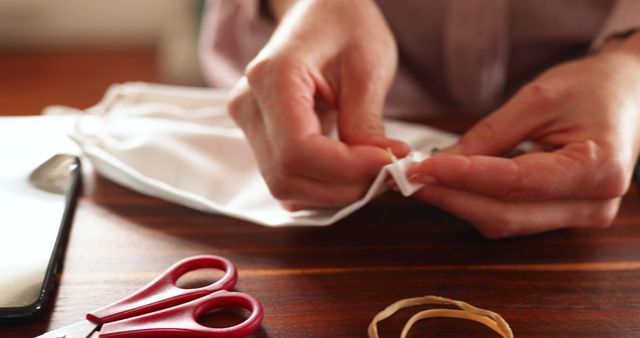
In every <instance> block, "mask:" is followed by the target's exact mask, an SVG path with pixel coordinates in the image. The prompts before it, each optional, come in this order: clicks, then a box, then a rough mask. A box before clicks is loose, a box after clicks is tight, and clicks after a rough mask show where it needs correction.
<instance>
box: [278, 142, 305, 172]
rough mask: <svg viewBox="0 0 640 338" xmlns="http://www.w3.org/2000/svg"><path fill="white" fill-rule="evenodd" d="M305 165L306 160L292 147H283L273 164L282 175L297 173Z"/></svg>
mask: <svg viewBox="0 0 640 338" xmlns="http://www.w3.org/2000/svg"><path fill="white" fill-rule="evenodd" d="M303 165H304V160H303V159H302V158H301V157H300V155H299V154H298V152H297V151H295V150H294V149H292V147H287V148H285V149H281V150H280V151H279V152H278V153H277V154H276V156H275V157H274V159H273V166H274V168H275V170H276V172H278V173H279V174H280V175H284V176H294V175H297V174H298V173H299V172H300V171H301V169H302V167H303Z"/></svg>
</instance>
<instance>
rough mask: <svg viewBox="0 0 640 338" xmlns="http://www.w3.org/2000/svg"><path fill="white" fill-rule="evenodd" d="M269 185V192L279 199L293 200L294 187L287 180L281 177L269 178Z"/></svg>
mask: <svg viewBox="0 0 640 338" xmlns="http://www.w3.org/2000/svg"><path fill="white" fill-rule="evenodd" d="M266 181H267V186H268V187H269V192H271V195H272V196H273V197H274V198H275V199H277V200H279V201H287V200H291V199H292V197H293V189H292V188H291V186H290V185H289V184H287V180H286V179H284V178H280V177H271V178H268V179H267V180H266Z"/></svg>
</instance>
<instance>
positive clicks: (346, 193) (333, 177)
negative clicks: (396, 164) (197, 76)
mask: <svg viewBox="0 0 640 338" xmlns="http://www.w3.org/2000/svg"><path fill="white" fill-rule="evenodd" d="M272 9H273V12H274V14H275V16H276V17H277V18H279V19H281V20H280V23H279V25H278V28H277V29H276V31H275V33H274V34H273V36H272V37H271V39H270V41H269V42H268V43H267V45H266V46H265V47H264V48H263V49H262V50H261V52H260V53H259V54H258V56H257V57H256V58H255V59H254V60H253V61H252V62H251V63H250V64H249V66H248V67H247V70H246V76H245V77H244V78H243V79H241V80H240V81H239V82H238V84H237V85H236V87H235V88H234V90H233V93H232V99H231V101H230V103H229V106H228V108H229V112H230V115H231V117H232V118H233V119H234V120H235V121H236V123H237V124H238V125H239V127H240V128H241V129H242V130H243V131H244V133H245V135H246V137H247V140H248V141H249V144H250V145H251V148H252V150H253V153H254V155H255V158H256V160H257V162H258V165H259V168H260V171H261V173H262V175H263V177H264V178H265V181H266V183H267V185H268V186H269V189H270V191H271V193H272V195H273V196H274V197H276V198H277V199H278V200H280V201H281V203H282V205H283V206H284V207H285V208H287V209H289V210H298V209H303V208H322V207H334V206H340V205H344V204H347V203H350V202H353V201H355V200H357V199H358V198H360V197H361V195H362V194H363V193H364V192H365V191H366V189H367V187H368V185H369V183H370V181H371V180H372V179H373V177H375V175H376V174H377V173H378V172H379V170H380V168H381V167H382V166H384V165H385V164H387V163H389V162H390V161H391V159H390V156H389V153H388V151H387V148H391V149H392V151H393V152H394V154H395V155H396V156H399V157H403V156H406V154H408V152H409V148H408V146H407V145H405V144H404V143H402V142H400V141H395V140H389V139H387V138H386V137H385V135H384V128H383V124H382V110H383V106H384V100H385V97H386V94H387V92H388V90H389V87H390V85H391V83H392V80H393V77H394V75H395V70H396V66H397V50H396V45H395V41H394V39H393V36H392V34H391V32H390V30H389V28H388V26H387V24H386V23H385V21H384V18H383V16H382V14H381V13H380V11H379V10H378V8H377V7H376V5H375V3H374V2H373V1H370V0H365V1H342V0H331V1H317V0H304V1H275V2H274V3H273V6H272ZM333 124H335V125H337V130H338V134H339V139H338V140H336V139H334V138H331V137H329V136H328V131H329V129H331V127H332V126H333Z"/></svg>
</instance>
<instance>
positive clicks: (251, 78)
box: [244, 58, 272, 87]
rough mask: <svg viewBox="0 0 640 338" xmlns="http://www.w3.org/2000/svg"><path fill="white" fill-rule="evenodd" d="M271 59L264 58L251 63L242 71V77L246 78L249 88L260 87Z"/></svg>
mask: <svg viewBox="0 0 640 338" xmlns="http://www.w3.org/2000/svg"><path fill="white" fill-rule="evenodd" d="M271 63H272V60H271V59H268V58H264V59H259V60H255V59H254V60H253V61H251V62H250V63H249V64H248V65H247V67H246V68H245V70H244V75H245V76H246V77H247V80H248V82H249V85H250V86H251V87H260V85H261V84H262V83H263V81H264V80H265V78H266V77H267V72H268V71H269V68H270V65H271Z"/></svg>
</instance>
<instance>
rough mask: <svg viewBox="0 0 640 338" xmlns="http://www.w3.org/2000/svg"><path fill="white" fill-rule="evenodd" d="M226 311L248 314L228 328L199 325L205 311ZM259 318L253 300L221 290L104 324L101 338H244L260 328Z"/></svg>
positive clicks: (260, 307)
mask: <svg viewBox="0 0 640 338" xmlns="http://www.w3.org/2000/svg"><path fill="white" fill-rule="evenodd" d="M227 307H242V308H245V309H247V310H249V311H250V312H251V314H250V315H249V318H247V319H246V320H245V321H243V322H242V323H240V324H237V325H234V326H230V327H224V328H212V327H207V326H204V325H201V324H200V323H198V318H199V317H200V316H202V315H203V314H205V313H206V312H207V311H211V310H213V309H219V308H227ZM262 316H263V312H262V306H260V304H259V303H258V302H257V301H256V300H255V299H254V298H253V297H251V296H249V295H247V294H244V293H240V292H229V291H225V290H223V291H218V292H216V293H213V294H210V295H208V296H206V297H203V298H200V299H196V300H194V301H191V302H188V303H185V304H182V305H178V306H175V307H172V308H169V309H165V310H162V311H158V312H153V313H149V314H146V315H142V316H139V317H134V318H129V319H124V320H120V321H116V322H112V323H108V324H105V325H104V326H103V327H102V329H101V330H100V338H173V337H184V338H216V337H224V338H244V337H247V336H249V335H250V334H251V333H253V332H254V331H255V330H256V329H257V328H258V327H259V326H260V323H261V322H262Z"/></svg>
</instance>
